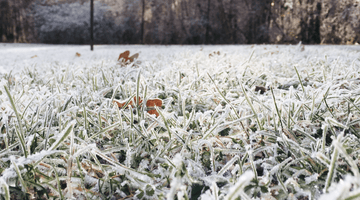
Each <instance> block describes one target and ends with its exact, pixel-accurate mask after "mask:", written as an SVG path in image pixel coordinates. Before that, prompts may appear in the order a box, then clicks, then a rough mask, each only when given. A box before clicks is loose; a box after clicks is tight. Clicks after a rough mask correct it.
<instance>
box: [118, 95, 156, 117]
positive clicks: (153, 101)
mask: <svg viewBox="0 0 360 200" xmlns="http://www.w3.org/2000/svg"><path fill="white" fill-rule="evenodd" d="M126 102H127V101H122V102H121V101H118V100H114V103H116V104H117V106H118V107H119V108H123V107H124V106H125V105H126ZM142 102H143V100H142V99H141V97H139V105H140V106H142V104H141V103H142ZM134 104H136V97H134V100H132V101H130V102H129V104H128V105H131V107H132V108H133V107H134ZM155 106H157V107H160V108H161V106H162V100H161V99H148V100H147V101H146V107H147V112H148V113H149V114H155V115H156V116H157V117H158V116H159V113H158V112H157V111H156V109H155Z"/></svg>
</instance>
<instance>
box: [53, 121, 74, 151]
mask: <svg viewBox="0 0 360 200" xmlns="http://www.w3.org/2000/svg"><path fill="white" fill-rule="evenodd" d="M75 124H76V121H75V120H73V121H71V122H70V123H69V124H68V125H67V127H66V128H65V129H64V130H63V131H62V132H61V133H60V134H59V137H58V138H57V140H56V141H55V142H54V143H53V144H52V146H51V147H50V148H49V150H50V151H51V150H55V149H56V148H57V147H58V146H59V145H60V144H61V143H62V142H64V140H65V139H66V138H67V137H68V136H69V134H70V133H71V132H72V131H73V129H74V126H75Z"/></svg>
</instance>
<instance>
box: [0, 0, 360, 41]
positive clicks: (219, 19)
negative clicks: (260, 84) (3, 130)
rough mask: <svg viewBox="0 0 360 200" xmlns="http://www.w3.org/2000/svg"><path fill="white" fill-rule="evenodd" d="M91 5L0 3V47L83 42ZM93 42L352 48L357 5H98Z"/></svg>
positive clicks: (312, 0) (148, 1) (359, 13)
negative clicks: (347, 46)
mask: <svg viewBox="0 0 360 200" xmlns="http://www.w3.org/2000/svg"><path fill="white" fill-rule="evenodd" d="M89 18H90V0H0V42H16V43H17V42H30V43H34V42H35V43H52V44H87V43H89V41H90V33H89V26H90V25H89V21H90V19H89ZM94 39H95V43H97V44H263V43H268V44H289V43H298V42H300V41H301V42H302V43H304V44H355V43H360V1H359V0H99V1H95V14H94Z"/></svg>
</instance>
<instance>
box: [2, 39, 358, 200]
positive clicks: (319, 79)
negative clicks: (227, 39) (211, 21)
mask: <svg viewBox="0 0 360 200" xmlns="http://www.w3.org/2000/svg"><path fill="white" fill-rule="evenodd" d="M2 45H3V44H2ZM8 45H9V44H8ZM10 46H11V45H10ZM40 47H41V48H40ZM6 48H8V50H9V51H8V53H7V54H9V56H8V57H4V58H3V59H2V60H3V62H2V63H1V64H0V65H1V66H0V67H1V69H2V70H1V72H2V73H1V80H0V88H1V93H0V103H1V104H0V106H1V110H0V112H1V114H0V116H1V121H0V127H1V137H0V140H1V141H0V145H1V151H0V157H1V160H0V166H1V168H0V169H1V170H0V172H1V177H0V182H1V184H0V185H1V189H0V193H1V195H2V197H3V198H5V199H10V198H15V197H16V198H25V197H26V196H27V197H28V198H60V199H69V198H73V199H75V198H77V199H120V198H133V199H163V198H166V199H175V198H177V199H192V198H195V199H209V198H211V199H238V198H241V199H262V198H268V199H289V198H297V199H319V198H322V199H325V198H329V197H330V198H335V197H338V198H343V199H356V198H358V197H359V196H360V195H359V194H360V192H359V191H360V188H359V187H360V184H359V182H358V180H359V177H358V176H359V153H360V150H359V149H360V141H359V136H360V134H359V129H360V126H359V122H360V119H359V112H360V109H359V108H360V106H359V105H358V104H359V103H360V102H359V101H360V96H359V94H360V88H359V83H360V77H359V67H360V48H358V47H347V46H305V50H304V51H302V48H301V46H300V45H295V46H266V45H265V46H261V45H260V46H203V47H201V46H192V47H191V46H182V47H180V46H168V47H164V46H121V48H117V47H116V46H98V47H97V48H98V49H99V50H98V51H97V52H94V53H91V52H87V51H86V50H84V47H81V46H58V47H56V48H55V47H54V46H51V45H48V46H46V45H45V47H44V48H43V47H42V46H39V47H38V48H35V49H33V50H34V51H33V52H27V53H24V52H26V51H25V50H26V48H29V47H27V46H25V47H22V46H16V45H14V46H11V47H6ZM6 48H3V49H0V51H4V49H6ZM16 49H17V50H19V49H21V51H20V50H19V51H16ZM124 50H130V51H131V52H132V53H135V52H140V56H139V59H138V60H137V62H136V63H134V64H130V65H128V66H125V67H121V66H120V65H118V64H117V62H116V58H117V56H118V54H119V53H121V52H122V51H124ZM56 51H57V52H58V53H56ZM77 51H79V52H80V53H81V57H75V56H74V55H70V53H72V52H74V54H75V52H77ZM19 52H20V53H21V54H22V56H23V57H25V58H24V59H22V60H21V59H18V57H19V55H16V53H19ZM35 53H36V54H38V55H37V57H35V58H33V59H31V56H33V54H35ZM5 54H6V53H5ZM12 66H14V67H15V68H16V69H13V70H12V71H11V69H12ZM259 87H261V88H262V90H259V89H258V88H259ZM134 97H135V99H138V97H140V98H141V99H143V102H133V103H132V105H134V107H131V106H130V103H131V101H134ZM154 98H158V99H162V101H163V106H162V107H157V108H155V109H156V111H157V112H158V113H159V116H158V117H156V116H155V115H150V114H149V113H147V110H148V108H146V106H145V101H146V99H154ZM114 101H118V102H126V105H125V106H124V107H122V108H120V109H119V108H118V107H117V104H116V103H114ZM333 188H336V189H335V190H334V189H333Z"/></svg>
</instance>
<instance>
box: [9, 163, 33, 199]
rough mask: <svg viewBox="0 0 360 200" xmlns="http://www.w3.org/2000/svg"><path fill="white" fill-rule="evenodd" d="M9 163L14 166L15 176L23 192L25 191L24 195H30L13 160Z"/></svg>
mask: <svg viewBox="0 0 360 200" xmlns="http://www.w3.org/2000/svg"><path fill="white" fill-rule="evenodd" d="M11 163H12V165H13V166H14V169H15V172H16V174H17V175H18V178H19V181H20V183H21V186H22V189H23V191H25V192H26V193H30V191H29V188H28V187H27V186H26V184H25V181H24V179H23V177H22V176H21V172H20V169H19V167H18V166H17V165H16V163H15V161H14V160H11Z"/></svg>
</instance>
